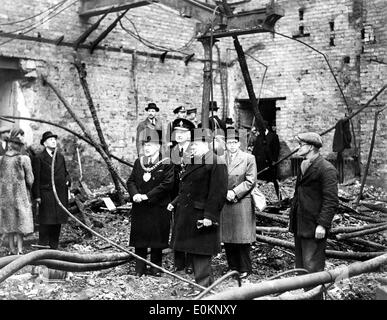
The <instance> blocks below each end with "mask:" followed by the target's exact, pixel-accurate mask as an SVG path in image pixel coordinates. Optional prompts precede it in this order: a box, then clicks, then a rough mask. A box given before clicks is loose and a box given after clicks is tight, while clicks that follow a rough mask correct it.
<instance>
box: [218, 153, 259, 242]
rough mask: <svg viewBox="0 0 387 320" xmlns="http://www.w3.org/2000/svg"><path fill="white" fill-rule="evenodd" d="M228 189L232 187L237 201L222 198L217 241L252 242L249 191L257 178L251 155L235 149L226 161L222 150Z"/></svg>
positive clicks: (253, 225) (253, 219)
mask: <svg viewBox="0 0 387 320" xmlns="http://www.w3.org/2000/svg"><path fill="white" fill-rule="evenodd" d="M226 162H227V169H228V190H233V191H234V192H235V194H236V197H237V202H229V201H226V204H225V205H224V207H223V210H222V215H221V224H220V225H221V241H222V242H225V243H252V242H254V241H255V238H256V236H255V235H256V230H255V227H256V226H255V212H254V210H253V204H252V200H251V195H250V193H251V190H252V189H253V187H254V186H255V183H256V180H257V166H256V165H255V158H254V156H253V155H251V154H249V153H246V152H243V151H242V150H238V151H237V153H236V155H235V156H234V158H233V160H232V161H231V162H230V157H229V153H228V152H226Z"/></svg>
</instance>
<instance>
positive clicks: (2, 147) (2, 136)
mask: <svg viewBox="0 0 387 320" xmlns="http://www.w3.org/2000/svg"><path fill="white" fill-rule="evenodd" d="M10 131H11V128H9V127H7V126H1V127H0V156H3V155H4V154H5V152H6V151H7V141H6V138H8V137H9V133H10Z"/></svg>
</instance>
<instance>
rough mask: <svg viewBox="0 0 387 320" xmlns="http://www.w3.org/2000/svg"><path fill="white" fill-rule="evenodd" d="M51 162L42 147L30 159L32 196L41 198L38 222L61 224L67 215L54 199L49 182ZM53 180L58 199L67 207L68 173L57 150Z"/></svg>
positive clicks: (50, 158)
mask: <svg viewBox="0 0 387 320" xmlns="http://www.w3.org/2000/svg"><path fill="white" fill-rule="evenodd" d="M51 163H52V157H51V156H50V155H49V154H48V152H47V150H46V149H44V150H43V151H42V152H40V153H38V154H37V155H36V156H35V157H34V158H33V159H32V169H33V172H34V177H35V180H34V184H33V186H32V196H33V198H34V199H37V198H41V200H42V202H41V204H40V206H39V215H38V222H39V224H62V223H66V222H67V220H68V216H67V214H66V212H65V211H64V210H63V209H62V208H61V207H60V206H59V204H58V203H57V202H56V200H55V195H54V192H53V190H52V183H51ZM54 167H55V170H54V181H55V188H56V192H57V194H58V197H59V200H60V201H61V202H62V204H63V205H64V206H65V207H66V208H67V207H68V185H70V182H71V181H70V175H69V173H68V171H67V168H66V162H65V159H64V156H63V155H62V154H61V153H59V152H57V154H56V159H55V164H54Z"/></svg>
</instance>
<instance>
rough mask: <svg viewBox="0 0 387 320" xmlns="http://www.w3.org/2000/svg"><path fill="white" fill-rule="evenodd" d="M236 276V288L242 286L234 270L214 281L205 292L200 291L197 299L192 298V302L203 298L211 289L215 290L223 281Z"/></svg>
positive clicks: (237, 273) (238, 275)
mask: <svg viewBox="0 0 387 320" xmlns="http://www.w3.org/2000/svg"><path fill="white" fill-rule="evenodd" d="M233 275H236V276H237V281H238V287H240V286H241V285H242V282H241V278H240V273H239V272H238V271H236V270H233V271H230V272H229V273H226V274H225V275H224V276H222V277H221V278H219V279H218V280H216V281H215V282H214V283H213V284H211V285H210V286H209V287H208V288H207V289H206V290H204V291H202V292H201V293H200V294H199V295H198V296H197V297H195V298H194V300H199V299H201V298H202V297H204V296H205V295H206V294H207V293H209V292H210V291H211V289H213V288H215V287H216V286H217V285H219V284H220V283H222V282H223V281H224V280H226V279H228V278H230V277H231V276H233Z"/></svg>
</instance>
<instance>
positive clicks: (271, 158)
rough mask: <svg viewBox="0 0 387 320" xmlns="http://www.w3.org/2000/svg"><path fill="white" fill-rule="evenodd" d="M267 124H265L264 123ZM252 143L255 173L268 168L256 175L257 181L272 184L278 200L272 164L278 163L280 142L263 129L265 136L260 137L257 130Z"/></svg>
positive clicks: (274, 167)
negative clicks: (255, 166)
mask: <svg viewBox="0 0 387 320" xmlns="http://www.w3.org/2000/svg"><path fill="white" fill-rule="evenodd" d="M265 124H267V122H265ZM252 141H253V150H252V154H253V155H254V156H255V162H256V164H257V172H258V173H259V172H260V171H261V170H262V169H264V168H266V167H269V169H267V170H266V171H264V172H262V173H260V174H258V176H257V179H258V180H264V181H266V182H272V183H273V184H274V189H275V192H276V194H277V197H278V200H280V190H279V184H278V181H277V167H276V166H273V164H274V163H275V162H276V161H278V156H279V152H280V142H279V138H278V135H277V134H276V133H275V132H274V131H271V130H269V129H267V128H266V129H265V135H264V136H263V135H261V134H260V132H259V131H258V130H257V131H256V134H255V137H254V139H252Z"/></svg>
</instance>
